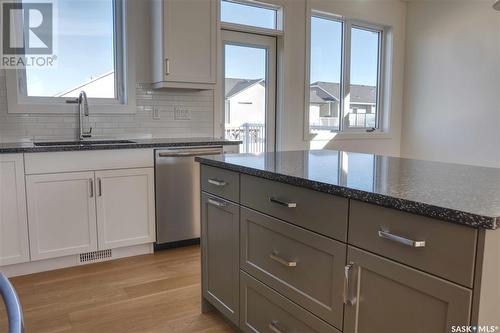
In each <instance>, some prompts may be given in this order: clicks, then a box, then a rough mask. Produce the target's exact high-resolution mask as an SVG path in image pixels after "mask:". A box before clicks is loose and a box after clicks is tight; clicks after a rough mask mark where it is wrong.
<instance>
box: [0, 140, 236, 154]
mask: <svg viewBox="0 0 500 333" xmlns="http://www.w3.org/2000/svg"><path fill="white" fill-rule="evenodd" d="M95 140H97V139H95ZM115 141H117V140H115ZM129 141H132V142H130V143H111V144H99V145H95V144H89V142H92V141H88V142H86V143H85V144H81V145H60V146H57V145H56V146H35V145H34V144H33V143H32V142H18V143H0V154H10V153H41V152H57V151H79V150H109V149H135V148H161V147H165V148H166V147H181V146H182V147H186V146H210V145H238V144H240V143H241V142H240V141H228V140H223V139H214V138H176V139H131V140H129Z"/></svg>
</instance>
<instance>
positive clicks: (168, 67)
mask: <svg viewBox="0 0 500 333" xmlns="http://www.w3.org/2000/svg"><path fill="white" fill-rule="evenodd" d="M165 75H166V76H168V75H170V59H169V58H165Z"/></svg>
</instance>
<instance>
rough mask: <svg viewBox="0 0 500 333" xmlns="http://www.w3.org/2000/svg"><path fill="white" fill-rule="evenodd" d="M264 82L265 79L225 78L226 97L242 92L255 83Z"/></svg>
mask: <svg viewBox="0 0 500 333" xmlns="http://www.w3.org/2000/svg"><path fill="white" fill-rule="evenodd" d="M261 82H264V79H255V80H246V79H235V78H226V79H225V84H224V86H225V96H226V98H231V97H233V96H234V95H236V94H238V93H240V92H242V91H243V90H245V89H248V88H250V87H251V86H253V85H254V84H257V83H261Z"/></svg>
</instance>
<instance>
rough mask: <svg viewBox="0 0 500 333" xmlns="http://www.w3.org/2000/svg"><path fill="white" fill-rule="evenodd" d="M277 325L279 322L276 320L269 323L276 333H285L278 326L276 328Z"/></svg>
mask: <svg viewBox="0 0 500 333" xmlns="http://www.w3.org/2000/svg"><path fill="white" fill-rule="evenodd" d="M277 324H278V322H277V321H276V320H273V321H272V322H270V323H269V329H270V330H271V331H272V332H274V333H285V332H284V331H282V330H280V329H279V328H278V326H276V325H277Z"/></svg>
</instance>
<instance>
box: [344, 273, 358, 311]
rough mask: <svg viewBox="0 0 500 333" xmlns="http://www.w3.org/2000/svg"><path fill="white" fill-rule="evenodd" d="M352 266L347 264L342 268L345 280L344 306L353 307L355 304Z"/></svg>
mask: <svg viewBox="0 0 500 333" xmlns="http://www.w3.org/2000/svg"><path fill="white" fill-rule="evenodd" d="M353 268H354V265H353V264H349V265H346V266H345V267H344V273H345V279H344V304H346V305H351V306H352V305H355V304H356V296H353V295H352V294H353V283H354V281H352V280H353V277H352V271H353Z"/></svg>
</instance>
